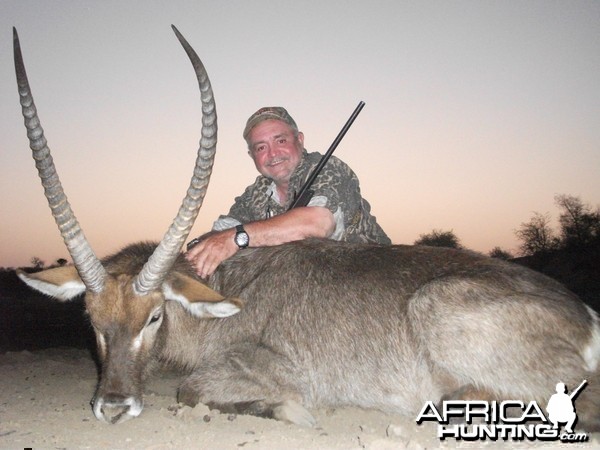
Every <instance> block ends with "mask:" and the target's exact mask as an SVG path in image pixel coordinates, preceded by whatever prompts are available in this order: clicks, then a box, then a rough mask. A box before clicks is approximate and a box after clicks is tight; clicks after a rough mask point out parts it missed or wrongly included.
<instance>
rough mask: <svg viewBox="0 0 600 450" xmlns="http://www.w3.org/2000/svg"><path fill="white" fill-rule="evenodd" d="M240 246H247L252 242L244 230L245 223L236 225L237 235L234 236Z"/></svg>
mask: <svg viewBox="0 0 600 450" xmlns="http://www.w3.org/2000/svg"><path fill="white" fill-rule="evenodd" d="M233 240H234V241H235V243H236V244H237V246H238V247H239V248H246V247H248V244H249V243H250V236H248V233H246V230H244V225H237V226H236V227H235V237H234V238H233Z"/></svg>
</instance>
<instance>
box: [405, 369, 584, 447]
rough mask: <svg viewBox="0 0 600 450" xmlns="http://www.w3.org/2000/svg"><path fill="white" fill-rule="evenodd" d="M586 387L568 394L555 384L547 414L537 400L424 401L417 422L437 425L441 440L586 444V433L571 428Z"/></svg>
mask: <svg viewBox="0 0 600 450" xmlns="http://www.w3.org/2000/svg"><path fill="white" fill-rule="evenodd" d="M586 384H587V380H583V382H582V383H581V384H580V385H579V386H578V387H577V388H576V389H575V390H573V391H572V392H571V393H570V394H568V393H567V387H566V386H565V384H564V383H557V384H556V394H553V395H552V396H551V397H550V399H549V401H548V405H547V406H546V413H545V412H544V411H543V410H542V408H540V406H539V405H538V403H537V402H536V401H530V402H529V403H525V402H523V401H521V400H506V401H502V402H496V401H491V402H489V401H485V400H445V401H442V402H441V404H438V405H437V406H436V404H434V402H432V401H427V402H426V403H425V405H424V406H423V408H422V409H421V411H420V412H419V415H418V416H417V419H416V422H417V424H419V425H420V424H421V423H423V422H437V424H438V427H437V437H438V438H439V439H440V440H446V439H455V440H465V441H476V440H486V439H489V440H492V441H496V440H498V439H501V440H505V441H508V440H513V441H523V440H526V439H527V440H530V441H533V440H543V441H556V440H560V441H562V442H585V441H587V440H588V439H589V436H588V435H587V433H576V432H574V430H573V427H574V425H575V423H576V422H577V413H576V411H575V405H574V401H575V398H576V397H577V395H578V394H579V393H580V392H581V390H582V389H583V388H584V387H585V385H586Z"/></svg>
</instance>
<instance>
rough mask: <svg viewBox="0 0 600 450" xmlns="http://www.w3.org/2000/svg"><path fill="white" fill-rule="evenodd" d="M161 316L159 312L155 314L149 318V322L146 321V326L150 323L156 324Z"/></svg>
mask: <svg viewBox="0 0 600 450" xmlns="http://www.w3.org/2000/svg"><path fill="white" fill-rule="evenodd" d="M161 315H162V312H161V311H158V312H155V313H154V314H153V315H152V317H150V320H149V321H148V325H150V324H151V323H154V322H157V321H158V319H160V317H161Z"/></svg>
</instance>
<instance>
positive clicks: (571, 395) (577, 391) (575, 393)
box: [569, 380, 587, 400]
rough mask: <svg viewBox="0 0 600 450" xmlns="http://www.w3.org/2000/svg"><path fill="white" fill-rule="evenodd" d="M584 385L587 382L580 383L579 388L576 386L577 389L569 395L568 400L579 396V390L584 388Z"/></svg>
mask: <svg viewBox="0 0 600 450" xmlns="http://www.w3.org/2000/svg"><path fill="white" fill-rule="evenodd" d="M586 384H587V380H583V381H582V382H581V384H580V385H579V386H577V388H576V389H575V390H574V391H573V392H571V393H570V394H569V398H571V400H573V398H574V397H575V396H577V394H579V391H580V390H581V388H582V387H584V386H585V385H586Z"/></svg>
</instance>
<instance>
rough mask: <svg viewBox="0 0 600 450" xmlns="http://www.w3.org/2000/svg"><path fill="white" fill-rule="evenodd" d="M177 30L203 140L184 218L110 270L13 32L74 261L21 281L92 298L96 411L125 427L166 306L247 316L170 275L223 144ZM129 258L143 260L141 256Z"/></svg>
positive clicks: (43, 170) (30, 131) (208, 94)
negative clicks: (82, 215)
mask: <svg viewBox="0 0 600 450" xmlns="http://www.w3.org/2000/svg"><path fill="white" fill-rule="evenodd" d="M173 31H174V32H175V34H176V36H177V38H178V39H179V41H180V43H181V45H182V46H183V48H184V50H185V52H186V53H187V55H188V57H189V58H190V60H191V62H192V65H193V67H194V70H195V72H196V77H197V79H198V83H199V86H200V96H201V101H202V131H201V133H202V137H201V139H200V145H199V149H198V156H197V158H196V164H195V168H194V173H193V176H192V179H191V182H190V185H189V188H188V190H187V193H186V195H185V198H184V199H183V201H182V204H181V206H180V208H179V211H178V213H177V216H176V217H175V219H174V220H173V223H172V224H171V226H170V227H169V229H168V231H167V233H166V234H165V235H164V237H163V239H162V240H161V241H160V243H159V244H158V245H157V246H156V247H152V250H151V251H150V253H148V254H150V255H151V256H149V258H147V260H144V261H142V262H141V263H139V262H134V261H125V262H121V263H118V264H115V263H114V262H113V263H107V262H105V263H104V264H103V262H102V261H101V260H99V259H98V258H97V257H96V255H95V254H94V252H93V250H92V248H91V246H90V245H89V243H88V241H87V239H86V237H85V236H84V234H83V231H82V229H81V227H80V225H79V223H78V221H77V219H76V217H75V215H74V213H73V211H72V209H71V206H70V205H69V202H68V201H67V197H66V195H65V193H64V191H63V188H62V186H61V183H60V180H59V177H58V175H57V172H56V169H55V167H54V163H53V160H52V156H51V155H50V150H49V148H48V146H47V142H46V139H45V137H44V131H43V129H42V127H41V125H40V121H39V119H38V115H37V111H36V108H35V105H34V102H33V97H32V94H31V89H30V87H29V81H28V79H27V74H26V72H25V66H24V63H23V58H22V55H21V48H20V44H19V38H18V35H17V31H16V29H14V28H13V44H14V59H15V70H16V75H17V85H18V90H19V96H20V102H21V107H22V112H23V117H24V118H25V127H26V128H27V135H28V137H29V142H30V147H31V150H32V152H33V158H34V160H35V163H36V167H37V169H38V173H39V176H40V178H41V180H42V185H43V187H44V192H45V195H46V198H47V200H48V204H49V206H50V209H51V211H52V215H53V217H54V219H55V221H56V223H57V225H58V228H59V230H60V233H61V235H62V237H63V239H64V242H65V244H66V246H67V248H68V250H69V253H70V255H71V257H72V259H73V266H67V267H61V268H56V269H49V270H46V271H43V272H38V273H35V274H27V273H25V272H22V271H21V272H19V276H20V277H21V279H22V280H23V281H25V282H26V283H27V284H29V285H30V286H31V287H33V288H35V289H37V290H39V291H41V292H44V293H46V294H48V295H50V296H53V297H55V298H58V299H61V300H70V299H73V298H75V297H77V296H79V295H80V294H83V293H85V304H86V310H87V312H88V314H89V317H90V321H91V323H92V325H93V327H94V331H95V333H96V340H97V343H98V350H99V354H100V357H101V359H102V374H101V377H100V383H99V385H98V390H97V392H96V395H95V398H94V400H93V411H94V414H95V415H96V417H97V418H98V419H100V420H103V421H106V422H109V423H119V422H123V421H125V420H127V419H130V418H132V417H136V416H137V415H139V414H140V412H141V411H142V408H143V397H142V395H143V392H141V391H142V387H141V380H138V378H139V377H141V376H142V375H140V374H142V373H143V370H141V369H140V367H137V366H142V365H144V364H146V362H147V361H148V354H149V353H150V351H151V350H152V347H153V346H154V343H155V340H156V336H157V332H158V330H159V328H160V327H161V324H162V322H163V316H164V312H165V301H168V300H174V301H177V302H179V303H181V304H182V305H183V306H184V307H185V308H186V309H187V310H188V311H189V312H190V314H192V315H195V316H199V317H227V316H230V315H232V314H236V313H237V312H239V310H240V302H239V301H238V300H236V299H225V298H223V297H222V296H221V295H219V294H218V293H216V292H214V291H212V290H211V289H209V288H208V287H207V286H205V285H204V284H203V283H201V282H200V281H199V280H197V279H196V278H194V277H193V275H192V274H186V273H184V272H183V271H174V270H171V269H172V267H173V265H174V264H175V262H176V260H177V258H178V256H179V255H180V251H181V248H182V246H183V244H184V242H185V240H186V238H187V236H188V234H189V232H190V230H191V228H192V226H193V224H194V221H195V219H196V217H197V215H198V212H199V210H200V207H201V206H202V202H203V199H204V196H205V194H206V189H207V187H208V182H209V178H210V175H211V172H212V166H213V161H214V155H215V149H216V143H217V116H216V110H215V101H214V98H213V92H212V88H211V85H210V81H209V79H208V75H207V73H206V69H205V68H204V65H203V64H202V62H201V61H200V59H199V58H198V56H197V54H196V52H195V51H194V50H193V49H192V48H191V46H190V45H189V44H188V43H187V41H186V40H185V39H184V38H183V36H182V35H181V34H180V33H179V31H178V30H177V29H176V28H175V27H173ZM127 258H129V259H136V258H137V260H139V255H138V256H137V257H136V255H128V256H127V257H126V259H127ZM105 261H106V260H105ZM119 366H125V367H119ZM132 374H137V375H132Z"/></svg>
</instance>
